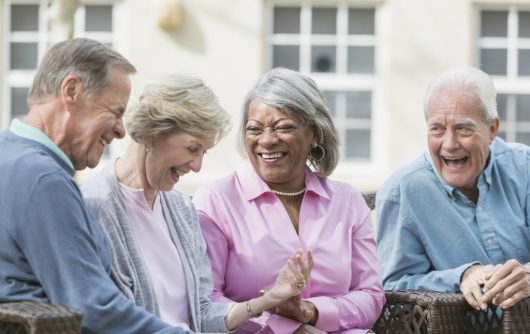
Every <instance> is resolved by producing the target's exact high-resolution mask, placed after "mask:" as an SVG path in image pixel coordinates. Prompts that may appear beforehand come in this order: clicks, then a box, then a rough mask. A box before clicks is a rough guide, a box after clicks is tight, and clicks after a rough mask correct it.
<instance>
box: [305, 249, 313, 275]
mask: <svg viewBox="0 0 530 334" xmlns="http://www.w3.org/2000/svg"><path fill="white" fill-rule="evenodd" d="M306 256H307V267H308V268H309V275H311V272H312V271H313V265H314V264H315V261H314V259H313V252H312V251H311V250H310V249H308V250H307V255H306ZM308 279H309V277H308Z"/></svg>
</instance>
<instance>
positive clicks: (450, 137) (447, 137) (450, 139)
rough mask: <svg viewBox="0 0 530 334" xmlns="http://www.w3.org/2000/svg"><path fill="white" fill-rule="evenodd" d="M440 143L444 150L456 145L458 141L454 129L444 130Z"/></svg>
mask: <svg viewBox="0 0 530 334" xmlns="http://www.w3.org/2000/svg"><path fill="white" fill-rule="evenodd" d="M442 144H443V147H444V148H445V149H446V150H451V149H453V148H455V147H456V146H457V145H458V141H457V138H456V135H455V133H454V131H446V132H445V134H444V137H443V143H442Z"/></svg>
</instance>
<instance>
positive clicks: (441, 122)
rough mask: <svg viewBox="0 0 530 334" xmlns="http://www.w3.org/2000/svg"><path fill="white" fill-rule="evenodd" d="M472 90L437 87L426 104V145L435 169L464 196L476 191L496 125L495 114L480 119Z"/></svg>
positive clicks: (478, 102) (477, 101)
mask: <svg viewBox="0 0 530 334" xmlns="http://www.w3.org/2000/svg"><path fill="white" fill-rule="evenodd" d="M480 108H481V107H480V101H479V99H478V97H477V96H476V94H475V93H474V92H473V91H470V90H469V89H467V91H466V90H465V89H462V87H457V88H441V89H439V90H438V91H437V92H435V93H434V95H433V96H432V98H431V100H430V102H429V104H428V105H427V113H426V116H427V127H428V146H429V152H430V154H431V157H432V160H433V162H434V165H435V166H436V169H437V171H438V173H439V174H440V175H441V177H442V178H443V179H444V180H445V182H447V184H449V185H451V186H453V187H456V188H458V189H459V190H461V191H462V192H463V193H464V194H465V195H466V196H468V197H470V195H471V196H473V194H476V190H477V189H476V184H477V180H478V177H479V176H480V174H481V173H482V171H483V170H484V167H485V166H486V161H487V159H488V155H489V145H490V144H491V142H492V141H493V139H494V138H495V136H496V134H497V130H498V128H499V120H498V118H495V119H494V120H493V121H491V123H490V124H486V123H485V122H484V120H483V117H482V113H481V109H480Z"/></svg>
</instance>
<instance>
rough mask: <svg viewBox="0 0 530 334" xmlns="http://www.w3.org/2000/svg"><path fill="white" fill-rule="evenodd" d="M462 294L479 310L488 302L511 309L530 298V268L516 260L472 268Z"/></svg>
mask: <svg viewBox="0 0 530 334" xmlns="http://www.w3.org/2000/svg"><path fill="white" fill-rule="evenodd" d="M460 291H462V293H463V295H464V298H465V299H466V301H467V302H468V303H469V304H470V305H471V306H472V307H474V308H475V309H477V310H478V309H483V310H485V309H486V308H487V303H493V304H495V305H499V306H500V307H502V308H508V307H511V306H513V305H514V304H516V303H517V302H518V301H520V300H521V299H524V298H526V297H529V296H530V268H529V265H528V264H521V263H519V262H518V261H517V260H514V259H511V260H508V261H506V262H505V263H504V264H498V265H473V266H471V267H469V268H467V269H466V271H464V274H463V275H462V280H461V282H460Z"/></svg>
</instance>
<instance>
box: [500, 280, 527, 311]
mask: <svg viewBox="0 0 530 334" xmlns="http://www.w3.org/2000/svg"><path fill="white" fill-rule="evenodd" d="M525 278H526V277H525V275H524V274H522V273H518V272H513V273H512V274H510V276H508V277H507V278H506V279H505V280H503V281H501V282H499V284H502V283H503V282H505V281H507V282H511V283H510V284H508V286H506V287H505V288H504V289H502V291H501V292H500V293H499V294H498V295H497V296H496V297H495V299H494V301H493V302H494V304H496V305H500V304H502V303H504V302H505V301H506V300H507V299H510V298H512V297H513V296H514V295H519V294H520V293H522V294H523V295H524V292H525V291H526V290H527V288H528V283H527V281H526V279H525Z"/></svg>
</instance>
